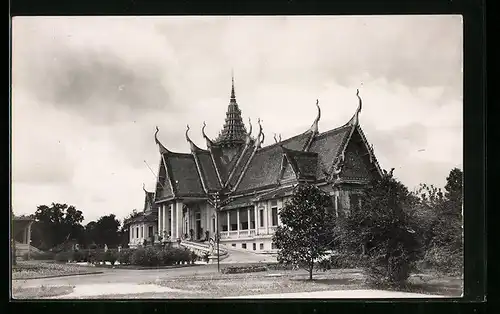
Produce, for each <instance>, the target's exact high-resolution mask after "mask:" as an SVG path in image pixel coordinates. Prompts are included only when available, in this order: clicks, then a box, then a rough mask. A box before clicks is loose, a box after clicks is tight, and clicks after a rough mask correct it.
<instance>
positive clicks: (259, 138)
mask: <svg viewBox="0 0 500 314" xmlns="http://www.w3.org/2000/svg"><path fill="white" fill-rule="evenodd" d="M257 123H258V124H259V134H258V135H257V145H255V146H256V147H260V146H261V145H262V143H263V142H264V138H265V136H264V133H263V132H262V124H261V120H260V118H259V119H257Z"/></svg>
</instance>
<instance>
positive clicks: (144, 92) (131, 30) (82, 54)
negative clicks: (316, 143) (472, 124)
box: [11, 15, 463, 222]
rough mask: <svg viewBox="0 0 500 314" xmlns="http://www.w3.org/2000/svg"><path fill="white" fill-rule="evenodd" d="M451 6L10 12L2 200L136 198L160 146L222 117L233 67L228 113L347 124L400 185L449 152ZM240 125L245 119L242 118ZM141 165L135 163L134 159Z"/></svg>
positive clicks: (439, 173)
mask: <svg viewBox="0 0 500 314" xmlns="http://www.w3.org/2000/svg"><path fill="white" fill-rule="evenodd" d="M462 64H463V36H462V18H461V16H458V15H457V16H452V15H448V16H444V15H443V16H437V15H435V16H415V15H414V16H342V17H341V16H291V17H286V16H268V17H257V16H254V17H252V16H245V17H244V16H239V17H230V16H219V17H207V16H203V17H185V16H184V17H159V16H158V17H103V16H101V17H15V18H14V19H13V21H12V103H11V110H12V111H11V113H12V205H13V208H14V212H15V213H16V214H30V213H33V212H35V211H36V207H37V206H38V205H42V204H47V205H48V204H50V203H52V202H59V203H67V204H70V205H74V206H76V207H77V209H79V210H81V211H83V214H84V216H85V221H84V222H89V221H91V220H95V219H98V218H99V217H101V216H103V215H108V214H110V213H114V214H115V215H116V216H117V217H118V218H119V219H123V217H125V216H127V215H128V214H129V213H130V212H132V210H133V209H138V210H141V209H142V206H143V204H144V203H143V202H144V192H143V190H142V185H143V184H145V186H146V189H148V190H153V189H154V186H155V181H156V178H155V175H154V174H153V173H152V172H151V171H150V170H149V169H148V166H147V165H149V167H151V168H152V170H153V171H154V172H157V170H158V166H159V158H160V156H159V152H158V147H157V146H156V145H155V142H154V131H155V127H156V126H158V127H159V129H160V132H159V134H158V136H159V139H160V140H161V141H162V143H163V144H164V145H165V146H166V147H168V148H169V149H170V150H171V151H177V152H189V145H188V143H187V142H186V140H185V136H184V133H185V130H186V125H187V124H189V126H190V128H191V131H190V137H191V138H192V140H193V141H194V142H195V143H197V144H198V146H200V147H203V148H204V147H205V142H204V140H203V138H202V135H201V127H202V125H203V121H206V124H207V127H206V133H207V135H208V136H210V137H212V138H214V137H216V135H217V134H218V133H219V131H220V130H221V128H222V125H223V122H224V118H225V112H226V109H227V105H228V104H229V97H230V90H231V75H232V73H234V80H235V91H236V98H237V101H238V104H239V106H240V109H241V111H242V116H243V119H244V121H245V123H247V127H248V118H251V119H252V121H253V123H254V126H255V124H256V120H257V118H260V119H261V120H262V125H263V128H264V133H265V134H266V141H265V143H264V146H265V145H266V144H267V145H269V144H272V143H274V140H273V139H272V138H273V136H274V133H279V134H281V135H282V138H283V139H285V138H288V137H290V136H293V135H296V134H298V133H301V132H304V131H305V130H306V129H307V128H308V127H309V126H310V125H311V123H312V122H313V120H314V118H315V117H316V107H315V103H316V99H318V100H319V104H320V106H321V109H322V116H321V120H320V123H319V130H320V132H322V131H327V130H330V129H333V128H335V127H338V126H341V125H343V124H344V123H346V122H347V121H348V120H349V119H350V118H351V116H352V115H353V114H354V112H355V110H356V108H357V105H358V101H357V98H356V89H359V90H360V96H361V97H362V99H363V109H362V112H361V115H360V123H361V127H362V128H363V131H364V133H365V135H366V137H367V139H368V141H369V142H370V143H371V144H373V147H374V150H375V154H376V156H377V158H378V160H379V162H380V164H381V167H382V168H385V169H390V168H395V171H394V175H395V176H396V177H397V178H398V179H399V180H401V181H402V182H403V183H404V184H406V185H407V186H408V187H409V189H410V190H412V189H414V188H415V187H416V186H417V185H418V184H419V183H427V184H434V185H435V186H438V187H444V185H445V183H446V176H447V175H448V173H449V171H450V170H451V169H452V168H454V167H458V168H460V169H462V160H463V140H462V138H463V131H462V127H463V123H462V115H463V108H462V107H463V102H462V100H463V97H462V94H463V83H462V82H463V75H462V69H463V68H462ZM254 130H255V128H254ZM146 163H147V165H146Z"/></svg>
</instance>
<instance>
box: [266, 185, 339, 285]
mask: <svg viewBox="0 0 500 314" xmlns="http://www.w3.org/2000/svg"><path fill="white" fill-rule="evenodd" d="M332 208H333V204H332V199H331V197H330V196H329V195H328V194H327V193H325V192H323V191H321V190H320V189H319V188H317V187H315V186H312V185H309V184H300V185H298V186H297V187H296V189H295V191H294V193H293V196H292V199H291V200H290V201H289V202H287V203H286V204H285V206H284V207H283V208H282V209H281V210H280V211H279V215H280V218H281V221H282V222H283V226H278V228H277V229H276V232H275V234H274V237H273V241H274V243H275V244H276V248H277V249H278V262H280V263H282V264H292V265H297V266H299V267H302V268H304V269H306V270H307V271H308V272H309V279H310V280H312V275H313V269H314V262H315V261H316V260H318V259H319V258H321V257H323V256H325V255H326V253H327V251H328V249H329V245H330V244H331V242H332V239H333V229H334V224H335V216H334V214H333V212H332V210H331V209H332Z"/></svg>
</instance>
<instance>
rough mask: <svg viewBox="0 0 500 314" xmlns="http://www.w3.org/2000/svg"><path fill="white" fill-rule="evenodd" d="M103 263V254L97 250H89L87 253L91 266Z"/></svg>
mask: <svg viewBox="0 0 500 314" xmlns="http://www.w3.org/2000/svg"><path fill="white" fill-rule="evenodd" d="M103 261H104V259H103V252H101V251H99V250H90V251H89V262H91V263H93V264H100V263H102V262H103Z"/></svg>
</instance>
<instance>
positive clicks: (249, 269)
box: [221, 265, 267, 274]
mask: <svg viewBox="0 0 500 314" xmlns="http://www.w3.org/2000/svg"><path fill="white" fill-rule="evenodd" d="M266 270H267V267H266V266H260V265H253V266H243V267H240V266H229V267H226V268H223V269H222V270H221V272H222V273H223V274H242V273H255V272H261V271H266Z"/></svg>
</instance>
